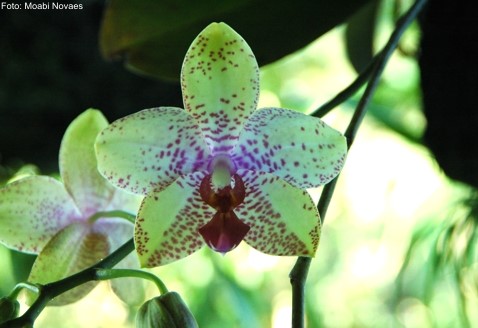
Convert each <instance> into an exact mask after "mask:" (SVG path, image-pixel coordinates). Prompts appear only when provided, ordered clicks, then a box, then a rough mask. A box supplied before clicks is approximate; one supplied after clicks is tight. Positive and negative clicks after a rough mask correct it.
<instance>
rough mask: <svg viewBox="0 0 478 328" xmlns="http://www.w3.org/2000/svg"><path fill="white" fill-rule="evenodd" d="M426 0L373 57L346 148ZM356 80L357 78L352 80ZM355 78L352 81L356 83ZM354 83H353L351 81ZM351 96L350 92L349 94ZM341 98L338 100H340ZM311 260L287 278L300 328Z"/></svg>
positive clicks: (324, 197)
mask: <svg viewBox="0 0 478 328" xmlns="http://www.w3.org/2000/svg"><path fill="white" fill-rule="evenodd" d="M426 2H427V0H417V1H416V2H415V3H414V4H413V6H412V7H410V9H409V10H408V11H407V12H406V13H405V14H404V15H403V16H402V17H401V18H400V19H399V20H398V21H397V24H396V28H395V30H394V31H393V33H392V35H391V36H390V39H389V40H388V42H387V44H386V45H385V47H384V48H383V50H382V51H381V52H380V53H379V55H378V57H377V58H376V60H374V63H373V66H372V67H373V69H372V72H371V75H370V81H369V82H368V84H367V87H366V89H365V91H364V93H363V95H362V97H361V98H360V101H359V103H358V105H357V108H356V110H355V112H354V115H353V116H352V119H351V120H350V123H349V125H348V127H347V130H346V131H345V133H344V135H345V137H346V138H347V141H348V144H347V145H348V148H349V149H350V147H351V146H352V143H353V141H354V140H355V136H356V134H357V131H358V129H359V127H360V124H361V123H362V121H363V118H364V117H365V113H366V111H367V105H368V103H369V102H370V100H371V98H372V95H373V93H374V92H375V89H376V88H377V85H378V82H379V80H380V76H381V75H382V73H383V70H384V68H385V65H386V63H387V62H388V60H389V59H390V56H391V55H392V53H393V51H394V50H395V49H396V48H397V46H398V42H399V40H400V38H401V36H402V35H403V33H404V32H405V30H406V29H407V27H408V26H409V25H410V24H411V23H412V22H413V21H414V20H415V19H416V17H417V15H418V14H419V13H420V11H421V10H422V9H423V7H424V5H425V4H426ZM356 81H357V80H356ZM356 81H355V82H356ZM355 82H354V83H355ZM350 95H351V93H350ZM344 100H345V99H342V101H344ZM337 179H338V176H337V177H336V178H335V179H334V180H333V181H332V182H330V183H329V184H327V185H326V186H325V187H324V189H323V191H322V194H321V196H320V200H319V203H318V205H317V209H318V211H319V213H320V214H321V217H322V222H323V221H324V219H325V214H326V212H327V208H328V206H329V203H330V200H331V198H332V195H333V192H334V190H335V185H336V182H337ZM310 263H311V258H310V257H299V258H298V259H297V262H296V263H295V265H294V267H293V268H292V270H291V272H290V274H289V277H290V282H291V285H292V327H293V328H303V327H304V318H305V293H304V289H305V282H306V280H307V274H308V272H309V267H310Z"/></svg>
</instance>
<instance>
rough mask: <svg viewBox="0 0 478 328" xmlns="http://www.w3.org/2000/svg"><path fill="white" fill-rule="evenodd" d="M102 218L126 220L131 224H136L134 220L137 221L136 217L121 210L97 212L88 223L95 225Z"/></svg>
mask: <svg viewBox="0 0 478 328" xmlns="http://www.w3.org/2000/svg"><path fill="white" fill-rule="evenodd" d="M100 218H122V219H125V220H128V221H129V222H131V223H133V224H134V220H135V219H136V215H134V214H131V213H128V212H125V211H120V210H115V211H107V212H96V213H95V214H93V215H92V216H90V217H89V218H88V221H89V222H91V223H93V222H95V221H96V220H98V219H100Z"/></svg>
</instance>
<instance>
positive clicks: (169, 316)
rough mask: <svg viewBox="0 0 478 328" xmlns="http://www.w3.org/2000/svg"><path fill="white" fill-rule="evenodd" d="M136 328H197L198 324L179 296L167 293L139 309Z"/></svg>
mask: <svg viewBox="0 0 478 328" xmlns="http://www.w3.org/2000/svg"><path fill="white" fill-rule="evenodd" d="M136 328H198V324H197V322H196V319H195V318H194V316H193V315H192V313H191V311H189V309H188V307H187V306H186V304H185V303H184V302H183V300H182V299H181V296H179V294H178V293H175V292H167V293H166V294H163V295H161V296H158V297H155V298H153V299H151V300H149V301H147V302H146V303H144V304H143V305H142V306H141V307H140V308H139V310H138V313H137V315H136Z"/></svg>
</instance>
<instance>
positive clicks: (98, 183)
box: [0, 110, 143, 305]
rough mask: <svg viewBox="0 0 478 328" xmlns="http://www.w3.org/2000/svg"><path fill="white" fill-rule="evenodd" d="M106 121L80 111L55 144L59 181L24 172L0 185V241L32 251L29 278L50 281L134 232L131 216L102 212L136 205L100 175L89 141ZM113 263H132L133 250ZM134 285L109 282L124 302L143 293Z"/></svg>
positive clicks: (61, 300)
mask: <svg viewBox="0 0 478 328" xmlns="http://www.w3.org/2000/svg"><path fill="white" fill-rule="evenodd" d="M107 125H108V122H107V121H106V119H105V118H104V116H103V115H102V114H101V113H100V112H99V111H96V110H87V111H85V112H84V113H83V114H81V115H80V116H79V117H78V118H76V119H75V120H74V121H73V122H72V123H71V124H70V126H69V127H68V129H67V130H66V132H65V135H64V137H63V140H62V143H61V147H60V156H59V157H60V163H59V166H60V175H61V178H62V180H63V183H62V182H60V181H58V180H56V179H54V178H52V177H48V176H29V177H26V178H23V179H20V180H17V181H14V182H12V183H10V184H7V185H6V186H5V187H4V188H2V189H0V242H2V243H3V244H5V245H6V246H7V247H10V248H12V249H15V250H18V251H21V252H26V253H32V254H38V257H37V259H36V261H35V263H34V265H33V268H32V271H31V273H30V277H29V279H28V280H29V281H30V282H32V283H41V284H44V283H48V282H53V281H56V280H59V279H61V278H64V277H66V276H69V275H71V274H74V273H76V272H78V271H80V270H82V269H84V268H86V267H88V266H91V265H93V264H94V263H96V262H98V261H99V260H101V259H102V258H104V257H105V256H107V255H108V254H109V253H111V252H112V251H114V250H115V249H116V248H118V247H119V246H121V245H122V244H123V243H124V242H126V241H127V240H128V239H130V238H131V236H132V234H133V228H134V226H133V224H132V223H131V222H129V221H126V220H125V219H120V218H115V217H114V215H111V214H112V213H110V215H108V216H109V217H102V216H101V215H102V213H103V215H105V216H106V215H107V214H106V213H105V211H110V210H131V209H133V208H137V206H138V205H139V202H138V199H137V196H133V195H128V194H126V193H124V192H123V191H122V190H119V189H117V188H115V187H113V186H112V185H111V184H110V183H108V181H106V180H105V179H104V178H103V177H102V176H101V175H100V174H99V173H98V170H97V164H96V157H95V152H94V147H93V145H94V141H95V138H96V135H97V134H98V133H99V132H100V131H101V130H102V129H104V128H105V127H106V126H107ZM113 214H114V213H113ZM133 218H134V216H133ZM131 255H133V254H131ZM119 266H123V267H138V266H139V263H138V260H137V258H136V257H135V256H131V257H127V258H125V259H124V260H123V261H122V262H120V264H119ZM138 283H139V282H138V280H137V279H136V280H135V279H118V280H114V281H112V286H113V290H114V291H115V292H116V293H117V295H118V296H120V297H121V298H122V299H123V300H125V301H127V302H128V303H139V302H141V301H142V300H143V295H142V288H141V285H140V284H138ZM94 286H95V283H88V284H86V285H83V286H80V287H77V288H75V289H73V290H72V291H70V292H67V293H65V294H63V295H61V296H59V297H58V298H55V299H54V300H53V301H52V304H55V305H63V304H67V303H71V302H74V301H76V300H78V299H80V298H81V297H83V296H84V295H86V294H87V293H88V292H89V291H90V290H91V289H92V288H93V287H94Z"/></svg>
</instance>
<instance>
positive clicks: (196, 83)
mask: <svg viewBox="0 0 478 328" xmlns="http://www.w3.org/2000/svg"><path fill="white" fill-rule="evenodd" d="M181 86H182V91H183V100H184V107H185V108H186V110H187V111H188V112H190V113H191V114H192V115H193V116H194V118H195V119H196V120H197V121H198V123H199V124H200V126H201V129H202V131H203V134H204V136H205V138H206V142H207V144H208V145H209V147H210V148H211V149H212V151H213V153H214V154H216V153H222V152H227V151H229V150H230V149H232V147H233V146H234V143H235V142H236V140H237V138H238V136H239V133H240V130H241V127H242V125H243V123H244V121H245V120H246V119H247V117H248V116H249V115H250V114H251V113H252V112H253V111H254V110H255V109H256V106H257V101H258V95H259V68H258V65H257V62H256V59H255V57H254V54H253V53H252V51H251V49H250V48H249V46H248V45H247V43H246V42H245V41H244V39H243V38H242V37H241V36H240V35H239V34H237V33H236V32H235V31H234V30H233V29H231V28H230V27H229V26H228V25H226V24H224V23H212V24H210V25H209V26H207V27H206V28H205V29H204V30H203V31H202V32H201V33H200V34H199V35H198V36H197V37H196V39H195V40H194V41H193V43H192V44H191V46H190V48H189V50H188V52H187V53H186V57H185V59H184V63H183V68H182V72H181Z"/></svg>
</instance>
